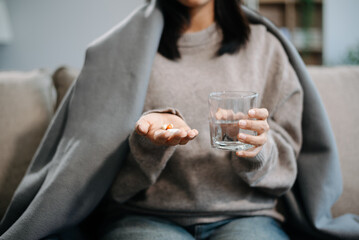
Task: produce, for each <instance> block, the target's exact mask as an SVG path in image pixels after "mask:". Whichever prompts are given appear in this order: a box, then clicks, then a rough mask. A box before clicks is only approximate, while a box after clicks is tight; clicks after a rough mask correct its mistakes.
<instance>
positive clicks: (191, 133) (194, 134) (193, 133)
mask: <svg viewBox="0 0 359 240" xmlns="http://www.w3.org/2000/svg"><path fill="white" fill-rule="evenodd" d="M197 135H198V131H197V130H196V129H192V130H189V131H188V132H187V137H185V138H183V139H182V140H181V141H180V142H179V144H180V145H185V144H187V143H188V142H189V141H191V140H193V139H194V138H195V137H197Z"/></svg>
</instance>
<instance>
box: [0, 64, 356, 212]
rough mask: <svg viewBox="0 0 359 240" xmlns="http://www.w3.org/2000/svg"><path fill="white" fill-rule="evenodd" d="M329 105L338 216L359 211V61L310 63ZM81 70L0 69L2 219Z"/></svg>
mask: <svg viewBox="0 0 359 240" xmlns="http://www.w3.org/2000/svg"><path fill="white" fill-rule="evenodd" d="M308 70H309V73H310V75H311V76H312V79H313V81H314V83H315V85H316V87H317V89H318V92H319V94H320V96H321V98H322V100H323V103H324V106H325V109H326V110H327V113H328V116H329V119H330V122H331V125H332V128H333V131H334V135H335V139H336V142H337V145H338V150H339V156H340V164H341V171H342V176H343V194H342V195H341V197H340V198H339V199H338V201H337V202H336V203H335V205H334V206H333V208H332V214H333V216H334V217H337V216H341V215H343V214H345V213H354V214H358V215H359V201H357V198H358V196H359V186H358V183H359V174H357V171H358V170H359V161H357V159H358V157H357V156H358V155H359V147H358V146H357V144H358V145H359V138H358V136H359V128H358V127H357V126H356V123H358V122H359V111H356V109H358V107H357V104H358V103H359V95H358V94H357V93H356V90H359V66H338V67H311V66H309V67H308ZM78 74H79V71H78V70H76V69H73V68H71V67H67V66H62V67H60V68H58V69H57V70H56V71H54V72H53V73H52V72H51V71H49V70H46V69H36V70H33V71H28V72H0V218H1V217H2V216H3V214H4V213H5V210H6V207H7V205H8V204H9V202H10V200H11V196H12V195H13V193H14V191H15V189H16V186H17V185H18V184H19V182H20V181H21V178H22V177H23V175H24V174H25V172H26V169H27V167H28V165H29V163H30V161H31V158H32V156H33V155H34V154H35V152H36V149H37V146H38V145H39V143H40V141H41V138H42V136H43V135H44V133H45V131H46V129H47V126H48V125H49V124H50V123H51V120H52V117H53V115H54V113H55V112H56V109H57V107H58V106H59V104H60V102H61V100H62V98H63V96H64V95H65V93H66V91H67V89H68V88H69V86H70V85H71V83H72V82H73V81H74V80H75V79H76V77H77V76H78Z"/></svg>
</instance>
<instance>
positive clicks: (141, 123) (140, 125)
mask: <svg viewBox="0 0 359 240" xmlns="http://www.w3.org/2000/svg"><path fill="white" fill-rule="evenodd" d="M149 129H150V124H149V123H148V122H147V121H146V120H144V119H142V118H141V119H140V120H138V121H137V123H136V126H135V130H136V132H137V133H138V134H139V135H142V136H144V135H146V134H147V133H148V131H149Z"/></svg>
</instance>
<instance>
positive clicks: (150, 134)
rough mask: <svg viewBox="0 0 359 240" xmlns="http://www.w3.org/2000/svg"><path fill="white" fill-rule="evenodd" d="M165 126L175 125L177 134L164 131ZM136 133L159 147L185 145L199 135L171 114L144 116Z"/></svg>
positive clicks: (137, 124)
mask: <svg viewBox="0 0 359 240" xmlns="http://www.w3.org/2000/svg"><path fill="white" fill-rule="evenodd" d="M164 124H173V128H174V129H178V131H176V132H171V131H168V130H163V129H162V126H163V125H164ZM135 130H136V132H137V133H138V134H139V135H142V136H145V137H147V138H148V139H149V140H151V142H153V143H155V144H157V145H165V146H175V145H178V144H180V145H184V144H187V143H188V142H189V141H191V140H193V139H194V138H195V137H196V136H197V135H198V131H197V130H196V129H191V128H190V127H189V126H188V125H187V124H186V123H185V121H183V119H182V118H180V117H178V116H177V115H175V114H171V113H150V114H147V115H144V116H142V117H141V118H140V119H139V120H138V121H137V123H136V127H135Z"/></svg>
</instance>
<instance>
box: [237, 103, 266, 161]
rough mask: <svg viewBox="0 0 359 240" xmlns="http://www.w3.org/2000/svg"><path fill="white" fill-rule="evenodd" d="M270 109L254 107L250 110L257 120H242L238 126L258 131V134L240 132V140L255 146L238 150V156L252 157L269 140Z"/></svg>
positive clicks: (249, 112)
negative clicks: (268, 120) (268, 119)
mask: <svg viewBox="0 0 359 240" xmlns="http://www.w3.org/2000/svg"><path fill="white" fill-rule="evenodd" d="M268 115H269V114H268V110H267V109H266V108H254V109H251V110H249V111H248V116H249V117H250V118H255V119H256V120H247V119H246V120H244V119H243V120H240V121H239V122H238V126H239V128H241V129H246V130H252V131H255V132H257V136H252V135H248V134H244V133H240V134H238V139H239V141H241V142H243V143H248V144H251V145H253V146H254V147H253V148H251V149H248V150H246V151H237V152H236V155H237V156H238V157H245V158H252V157H255V156H257V154H258V153H259V152H260V151H261V150H262V148H263V145H264V144H265V143H266V142H267V133H268V131H269V125H268V122H267V118H268Z"/></svg>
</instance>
